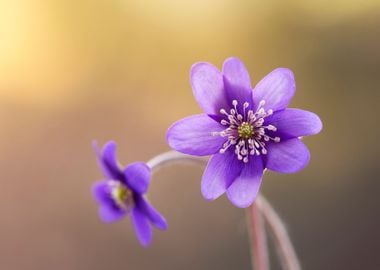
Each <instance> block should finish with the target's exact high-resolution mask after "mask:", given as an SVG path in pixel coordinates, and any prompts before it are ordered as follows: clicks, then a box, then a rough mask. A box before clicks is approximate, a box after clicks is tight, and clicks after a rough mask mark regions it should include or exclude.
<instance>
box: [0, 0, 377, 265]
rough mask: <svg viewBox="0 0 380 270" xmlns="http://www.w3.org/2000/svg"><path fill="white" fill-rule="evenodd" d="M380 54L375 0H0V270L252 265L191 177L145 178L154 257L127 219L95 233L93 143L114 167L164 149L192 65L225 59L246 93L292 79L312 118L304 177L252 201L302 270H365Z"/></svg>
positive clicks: (189, 173)
mask: <svg viewBox="0 0 380 270" xmlns="http://www.w3.org/2000/svg"><path fill="white" fill-rule="evenodd" d="M379 48H380V2H379V1H376V0H374V1H347V0H345V1H343V0H339V1H332V0H329V1H327V0H323V1H301V0H293V1H255V0H252V1H248V0H247V1H225V0H224V1H211V0H210V1H200V0H197V1H194V0H193V1H169V0H165V1H153V0H152V1H137V0H136V1H122V0H113V1H101V0H75V1H74V0H68V1H53V0H51V1H48V0H45V1H37V0H34V1H33V0H29V1H28V0H24V1H22V0H8V1H7V0H1V1H0V173H1V177H0V210H1V213H0V214H1V215H0V269H4V270H16V269H20V270H24V269H33V270H34V269H36V270H37V269H38V270H52V269H54V270H68V269H70V270H77V269H78V270H79V269H81V270H82V269H91V270H103V269H128V270H135V269H136V270H137V269H155V270H160V269H162V270H167V269H182V270H185V269H191V270H193V269H218V270H222V269H249V267H250V262H249V250H248V242H247V232H246V229H245V219H244V211H242V210H240V209H236V208H234V207H233V206H232V205H230V203H229V202H228V201H227V200H226V199H225V198H222V199H219V200H217V201H215V202H213V203H207V202H206V201H204V200H203V199H202V197H201V195H200V188H199V187H200V177H201V173H202V171H201V169H199V168H196V167H189V166H177V167H173V168H166V169H164V170H163V171H161V172H159V173H158V174H157V175H155V177H154V179H153V183H152V186H151V189H150V193H151V195H150V198H151V200H152V201H153V202H154V203H155V205H156V206H157V208H159V210H161V212H162V213H163V214H165V215H166V217H167V219H168V221H169V226H170V228H169V231H167V232H166V233H161V232H155V237H154V242H153V245H152V247H151V248H150V249H142V248H141V247H140V246H139V245H138V243H137V241H136V239H135V237H134V235H133V231H132V229H131V226H130V224H129V221H128V220H125V221H123V222H121V223H118V224H115V225H104V224H102V223H101V222H100V221H99V219H98V217H97V207H96V204H95V203H94V201H93V199H92V198H91V194H90V191H89V187H90V185H91V184H92V182H93V181H94V180H97V179H100V178H101V177H102V176H101V173H100V171H99V170H98V168H97V166H96V162H95V157H94V153H93V151H92V149H91V144H90V143H91V140H92V139H98V140H99V141H100V142H101V143H103V142H105V141H106V140H108V139H115V140H116V141H117V142H118V145H119V157H120V160H121V161H122V162H123V163H127V162H131V161H135V160H147V159H149V158H150V157H152V156H153V155H154V154H156V153H159V152H160V151H165V150H167V149H168V146H167V145H166V142H165V131H166V129H167V127H168V126H169V125H170V124H171V123H172V122H174V121H175V120H177V119H180V118H182V117H184V116H186V115H190V114H194V113H198V112H200V109H199V108H198V106H197V104H196V103H195V101H194V100H193V98H192V92H191V88H190V85H189V79H188V77H189V75H188V73H189V69H190V66H191V65H192V64H193V63H194V62H196V61H200V60H203V61H209V62H212V63H214V64H216V65H218V66H219V67H220V66H221V64H222V62H223V60H224V59H225V58H227V57H229V56H238V57H240V58H241V59H242V60H243V61H244V62H245V63H246V65H247V67H248V69H249V71H250V73H251V77H252V83H253V84H254V83H256V82H257V81H258V80H259V79H260V78H261V77H263V76H264V75H265V74H267V73H268V72H270V71H271V70H272V69H274V68H276V67H279V66H282V67H289V68H291V69H292V70H293V71H294V73H295V75H296V81H297V93H296V97H295V99H294V101H293V103H292V106H295V107H300V108H304V109H308V110H311V111H314V112H316V113H318V114H319V115H320V116H321V118H322V120H323V122H324V130H323V132H322V133H321V134H320V135H318V136H315V137H312V138H307V139H306V140H305V141H306V143H307V144H308V145H309V147H310V150H311V152H312V160H311V164H310V166H309V167H307V168H306V169H305V170H304V171H302V172H300V173H298V174H295V175H279V174H274V173H269V174H267V175H266V176H265V180H264V184H263V189H262V191H263V193H264V194H265V195H266V196H267V197H268V198H269V200H271V201H272V203H273V204H274V205H275V207H276V208H277V209H278V211H279V212H280V214H281V216H282V217H283V218H284V219H285V220H286V223H287V225H288V228H289V231H290V233H291V235H292V238H293V239H294V242H295V246H296V249H297V251H298V253H299V255H300V258H301V260H302V263H303V265H304V269H307V270H313V269H315V270H317V269H318V270H319V269H334V270H335V269H344V270H350V269H353V270H354V269H355V270H356V269H376V268H377V267H378V266H379V265H380V258H379V256H378V253H379V250H380V244H379V242H380V235H379V227H380V216H379V210H378V205H379V202H380V199H379V190H380V183H379V180H380V179H379V177H378V176H379V161H378V157H379V152H380V151H379V139H378V136H379V130H380V129H379V127H378V125H379V115H380V114H379V113H380V110H379V101H380V100H379V98H380V94H379V93H380V90H379V87H380V79H379V78H380V73H379V70H380V54H379ZM276 265H277V264H276V262H275V260H273V269H279V268H276Z"/></svg>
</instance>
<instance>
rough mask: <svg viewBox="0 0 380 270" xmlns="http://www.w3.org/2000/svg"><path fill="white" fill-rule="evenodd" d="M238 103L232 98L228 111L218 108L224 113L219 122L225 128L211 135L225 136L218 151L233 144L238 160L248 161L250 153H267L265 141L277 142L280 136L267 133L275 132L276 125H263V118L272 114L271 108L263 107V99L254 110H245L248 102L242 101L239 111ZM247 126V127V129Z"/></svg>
mask: <svg viewBox="0 0 380 270" xmlns="http://www.w3.org/2000/svg"><path fill="white" fill-rule="evenodd" d="M238 104H239V103H238V101H237V100H236V99H234V100H233V101H232V106H233V108H230V109H229V113H228V112H227V110H225V109H221V110H220V113H221V114H222V115H224V119H222V120H221V121H220V123H221V124H222V125H223V126H226V129H225V130H223V131H221V132H212V135H213V136H215V135H218V136H221V137H225V138H226V142H225V143H224V144H223V147H222V148H221V149H220V150H219V153H221V154H223V153H225V152H226V151H227V149H228V148H230V147H231V146H234V150H233V151H234V152H235V154H236V156H237V158H238V160H242V161H243V162H244V163H248V162H249V156H250V155H251V156H253V155H257V156H259V155H261V154H263V155H266V154H267V152H268V151H267V149H266V148H265V146H266V143H265V142H267V141H274V142H279V141H280V137H277V136H276V137H271V136H269V135H268V134H267V131H272V132H276V131H277V127H275V126H274V125H271V124H269V125H264V122H265V118H266V117H267V116H269V115H272V114H273V110H272V109H269V110H266V109H265V108H263V106H264V105H265V100H261V101H260V102H259V104H258V107H257V109H256V111H253V110H247V108H249V103H248V102H244V103H243V106H242V111H241V110H240V111H239V109H238V107H237V106H238ZM247 127H249V128H248V129H247Z"/></svg>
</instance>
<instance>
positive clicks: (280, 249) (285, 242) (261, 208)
mask: <svg viewBox="0 0 380 270" xmlns="http://www.w3.org/2000/svg"><path fill="white" fill-rule="evenodd" d="M188 162H190V163H195V164H199V165H203V166H205V165H206V164H207V159H206V158H203V157H194V156H190V155H185V154H181V153H178V152H176V151H169V152H165V153H162V154H160V155H158V156H156V157H154V158H152V159H151V160H149V161H148V162H147V164H148V166H149V167H150V168H151V169H152V172H156V171H158V170H159V169H160V168H162V167H163V166H165V165H168V164H173V163H188ZM249 209H250V211H251V215H250V216H251V226H248V228H249V230H250V238H251V239H250V242H251V245H252V257H253V258H252V260H253V265H254V269H255V270H268V269H269V262H268V253H267V245H266V238H265V235H266V234H265V228H264V226H263V225H264V224H263V222H262V219H261V218H262V217H263V218H264V219H265V221H266V222H267V223H268V225H269V228H270V229H271V231H272V234H273V236H274V240H275V242H276V245H275V246H276V248H277V253H278V255H279V257H280V262H281V265H282V267H283V269H286V270H300V269H301V267H300V263H299V261H298V258H297V255H296V253H295V250H294V248H293V245H292V242H291V241H290V237H289V235H288V232H287V231H286V228H285V225H284V223H283V222H282V220H281V218H280V217H279V216H278V214H277V213H276V211H275V210H274V209H273V207H272V206H271V205H270V203H269V202H268V201H267V200H266V199H265V197H264V196H263V195H260V194H259V195H258V196H257V198H256V201H255V203H254V204H252V206H251V208H249Z"/></svg>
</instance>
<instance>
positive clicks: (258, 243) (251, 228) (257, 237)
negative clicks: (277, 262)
mask: <svg viewBox="0 0 380 270" xmlns="http://www.w3.org/2000/svg"><path fill="white" fill-rule="evenodd" d="M247 221H248V222H247V224H248V232H249V236H250V242H251V252H252V255H251V260H252V266H253V269H255V270H269V269H270V268H269V257H268V246H267V238H266V233H265V226H264V220H263V216H262V213H261V212H260V209H259V207H258V205H257V204H256V203H253V204H252V205H251V207H249V208H247Z"/></svg>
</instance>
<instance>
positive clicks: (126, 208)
mask: <svg viewBox="0 0 380 270" xmlns="http://www.w3.org/2000/svg"><path fill="white" fill-rule="evenodd" d="M94 149H95V151H96V154H97V158H98V163H99V166H100V168H101V169H102V171H103V174H104V176H105V178H106V179H105V180H103V181H100V182H97V183H95V184H94V185H93V188H92V193H93V196H94V197H95V199H96V201H97V202H98V203H99V206H100V208H99V215H100V218H101V219H102V220H103V221H104V222H106V223H110V222H114V221H118V220H120V219H121V218H123V217H124V216H126V215H130V217H131V221H132V223H133V226H134V228H135V232H136V235H137V238H138V239H139V241H140V243H141V244H142V245H143V246H148V245H149V244H150V242H151V240H152V228H151V223H152V224H153V225H155V226H156V227H157V228H158V229H160V230H165V229H166V228H167V223H166V220H165V218H164V217H163V216H162V215H161V214H160V213H159V212H158V211H157V210H155V209H154V208H153V207H152V206H151V205H150V203H149V202H148V201H147V199H146V198H144V195H143V194H144V193H146V192H147V190H148V186H149V182H150V177H151V171H150V168H149V167H148V166H147V165H146V164H145V163H143V162H135V163H132V164H129V165H128V166H127V167H126V168H125V169H122V167H121V166H120V165H119V164H118V162H117V160H116V144H115V142H113V141H109V142H108V143H106V144H105V146H104V148H103V150H102V151H101V150H100V149H99V148H98V146H97V144H96V142H94Z"/></svg>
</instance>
